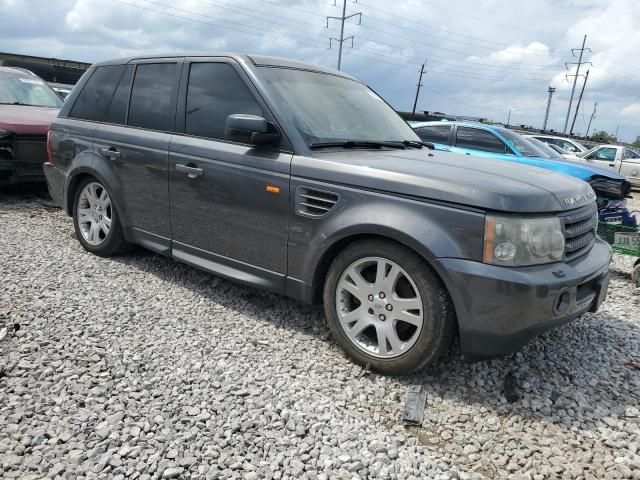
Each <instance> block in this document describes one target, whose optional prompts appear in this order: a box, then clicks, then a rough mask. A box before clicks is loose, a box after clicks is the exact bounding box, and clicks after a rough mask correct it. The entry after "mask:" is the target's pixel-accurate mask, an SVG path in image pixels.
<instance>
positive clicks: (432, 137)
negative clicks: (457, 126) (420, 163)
mask: <svg viewBox="0 0 640 480" xmlns="http://www.w3.org/2000/svg"><path fill="white" fill-rule="evenodd" d="M416 133H417V134H418V136H419V137H420V138H421V139H422V140H424V141H425V142H432V143H444V144H446V145H448V144H449V134H450V133H451V127H450V126H449V125H434V126H429V127H419V128H417V129H416Z"/></svg>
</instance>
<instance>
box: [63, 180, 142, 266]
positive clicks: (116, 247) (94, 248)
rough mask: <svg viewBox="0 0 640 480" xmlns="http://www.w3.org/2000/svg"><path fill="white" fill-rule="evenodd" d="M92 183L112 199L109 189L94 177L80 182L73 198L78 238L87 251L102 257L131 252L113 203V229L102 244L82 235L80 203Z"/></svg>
mask: <svg viewBox="0 0 640 480" xmlns="http://www.w3.org/2000/svg"><path fill="white" fill-rule="evenodd" d="M90 183H98V184H100V186H101V187H102V188H104V189H105V190H106V191H107V193H108V194H109V197H111V192H109V189H108V187H107V186H106V185H104V184H102V182H100V181H99V180H96V179H95V178H93V177H87V178H85V179H83V180H82V181H81V182H80V184H79V185H78V187H77V188H76V191H75V194H74V197H73V226H74V228H75V232H76V238H77V239H78V241H79V242H80V244H81V245H82V247H83V248H84V249H85V250H87V251H88V252H91V253H93V254H95V255H98V256H100V257H110V256H112V255H118V254H121V253H125V252H128V251H130V250H131V247H132V245H131V244H130V243H128V242H127V241H126V240H125V239H124V234H123V231H122V225H121V224H120V217H119V216H118V212H117V210H116V207H115V205H114V204H113V201H112V203H111V207H110V208H111V228H110V229H109V233H108V234H107V235H106V237H105V238H104V240H103V241H102V243H100V244H99V245H93V244H91V243H89V242H88V241H87V240H85V238H84V236H83V235H82V232H81V230H80V225H79V223H78V203H79V200H80V195H81V193H82V190H83V189H84V188H85V187H86V186H87V185H88V184H90Z"/></svg>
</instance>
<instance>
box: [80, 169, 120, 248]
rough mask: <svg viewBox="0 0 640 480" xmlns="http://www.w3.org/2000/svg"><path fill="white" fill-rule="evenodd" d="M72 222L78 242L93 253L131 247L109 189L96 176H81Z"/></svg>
mask: <svg viewBox="0 0 640 480" xmlns="http://www.w3.org/2000/svg"><path fill="white" fill-rule="evenodd" d="M73 226H74V228H75V231H76V237H77V238H78V241H79V242H80V244H81V245H82V246H83V247H84V249H85V250H87V251H88V252H91V253H93V254H95V255H99V256H101V257H109V256H112V255H117V254H119V253H124V252H126V251H128V250H129V249H130V246H131V245H130V244H129V243H128V242H127V241H126V240H125V239H124V234H123V232H122V226H121V225H120V218H119V217H118V212H117V211H116V207H115V205H114V204H113V202H112V200H111V195H110V193H109V190H108V189H107V187H106V186H105V185H103V184H102V183H101V182H99V181H98V180H96V179H95V178H90V177H88V178H86V179H84V180H82V181H81V182H80V185H78V188H77V189H76V192H75V196H74V200H73Z"/></svg>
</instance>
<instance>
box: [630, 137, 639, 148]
mask: <svg viewBox="0 0 640 480" xmlns="http://www.w3.org/2000/svg"><path fill="white" fill-rule="evenodd" d="M631 145H633V146H634V147H637V148H640V135H638V136H637V137H636V141H635V142H633V143H632V144H631Z"/></svg>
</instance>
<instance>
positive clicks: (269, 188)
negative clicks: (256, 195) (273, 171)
mask: <svg viewBox="0 0 640 480" xmlns="http://www.w3.org/2000/svg"><path fill="white" fill-rule="evenodd" d="M267 192H271V193H280V187H274V186H273V185H267Z"/></svg>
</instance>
